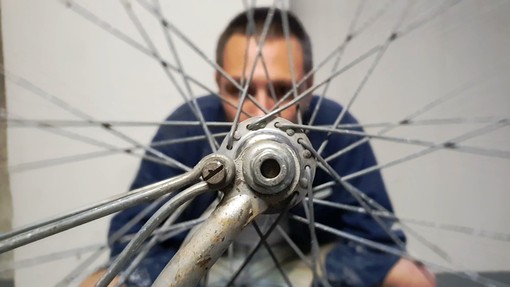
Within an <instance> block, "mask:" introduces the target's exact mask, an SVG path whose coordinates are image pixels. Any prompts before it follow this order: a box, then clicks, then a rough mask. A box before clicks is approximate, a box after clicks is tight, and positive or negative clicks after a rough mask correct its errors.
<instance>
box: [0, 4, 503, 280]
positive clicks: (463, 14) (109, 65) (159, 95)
mask: <svg viewBox="0 0 510 287" xmlns="http://www.w3.org/2000/svg"><path fill="white" fill-rule="evenodd" d="M139 2H141V3H146V2H145V1H143V0H142V1H139ZM139 2H137V1H133V3H131V5H132V9H133V11H134V13H136V15H137V17H138V18H139V20H140V22H141V23H143V25H144V27H145V29H146V31H147V33H148V34H149V35H150V37H151V39H152V41H153V42H154V44H155V46H156V47H157V48H158V50H159V52H160V53H161V57H162V58H164V59H168V61H169V62H170V63H175V61H173V60H172V56H171V53H170V51H169V49H168V48H167V46H166V41H165V36H164V33H163V32H162V28H161V25H160V23H159V22H158V20H157V19H156V18H155V17H154V16H153V15H152V14H150V13H149V12H148V11H147V10H146V9H144V8H143V6H141V5H139ZM162 2H163V1H162ZM66 3H67V4H66ZM122 3H123V2H122V1H92V2H91V1H88V2H86V1H76V2H74V1H73V2H65V1H53V0H51V1H50V0H44V1H33V0H32V1H29V0H17V1H12V0H3V1H2V2H1V25H2V31H1V32H2V38H1V41H2V48H3V66H4V68H5V71H6V72H5V79H4V80H5V98H1V99H2V103H1V104H2V108H4V107H5V110H4V113H3V117H4V118H18V119H30V120H37V121H39V122H41V121H43V122H44V121H47V120H76V119H77V117H76V113H74V114H73V113H72V112H70V111H69V109H67V110H66V109H62V108H60V107H58V106H56V105H55V104H53V103H51V102H50V101H48V99H47V98H44V97H43V96H44V95H54V96H56V97H58V98H59V99H61V100H63V101H65V102H67V103H68V104H69V105H70V106H72V107H75V108H76V109H79V110H80V111H82V112H83V113H86V114H87V115H88V116H90V117H91V118H93V119H96V120H99V121H135V122H138V121H139V122H143V121H154V122H157V121H161V120H163V119H164V118H165V117H166V116H168V114H169V113H170V112H171V111H172V110H174V109H175V108H176V107H177V106H179V105H180V104H182V103H183V100H182V99H181V97H180V96H179V95H178V93H177V91H176V89H175V87H174V86H173V85H172V83H171V82H170V81H169V80H168V78H167V77H166V76H165V74H164V73H163V70H162V69H161V66H160V64H159V63H158V62H157V61H155V60H154V59H153V58H151V57H150V56H148V55H147V54H144V53H142V52H140V50H139V49H137V48H136V47H133V45H135V46H136V45H141V46H142V47H146V45H145V44H144V39H143V37H142V36H141V35H140V34H139V33H138V31H137V29H136V26H135V25H133V22H132V21H131V19H130V18H129V16H128V14H127V13H126V10H125V8H124V6H123V4H122ZM147 3H148V2H147ZM248 4H249V5H252V3H248ZM272 4H273V2H272V1H266V0H264V1H257V2H256V5H257V6H269V5H272ZM161 5H162V7H161V8H162V11H163V14H164V15H165V17H166V18H167V19H168V21H169V22H171V23H172V24H174V25H175V26H176V27H177V28H178V29H179V30H180V31H182V33H183V34H185V35H186V36H187V37H188V38H189V40H190V41H191V42H193V43H194V44H195V45H196V46H197V47H198V48H199V49H200V51H202V52H203V53H204V54H205V55H206V56H207V57H208V58H209V59H214V50H215V45H216V41H217V38H218V36H219V34H220V32H221V31H222V29H223V28H224V27H225V26H226V24H227V23H228V21H229V20H230V19H231V18H232V17H233V16H234V15H236V14H237V13H239V12H240V11H242V10H243V9H244V8H245V5H246V3H243V2H242V1H233V0H222V1H197V0H192V1H169V2H164V3H161ZM278 5H281V6H282V7H286V8H288V9H289V10H290V11H292V12H294V13H295V14H296V15H297V16H298V17H299V18H300V19H301V20H302V22H303V24H304V25H305V27H306V28H307V29H308V32H309V33H310V35H311V37H312V43H313V47H314V60H315V63H316V64H318V63H320V62H321V61H322V60H323V59H325V58H326V57H327V56H328V55H329V54H330V53H331V52H332V51H334V49H337V48H338V47H340V46H342V45H343V47H344V50H343V54H342V58H341V60H340V62H339V67H340V68H341V67H343V66H345V65H347V64H349V63H350V62H352V61H353V60H355V59H356V58H357V57H359V56H360V55H362V54H363V53H365V52H366V51H368V50H370V49H371V48H372V47H374V46H376V45H384V44H385V43H386V40H387V39H388V38H389V37H390V35H391V34H392V33H394V32H397V35H398V36H397V38H396V39H395V40H394V41H392V42H391V43H390V44H388V45H387V49H386V50H385V52H384V54H383V55H382V57H381V58H380V59H376V58H375V57H373V56H372V57H370V58H368V59H367V60H366V61H363V62H362V63H360V64H359V65H356V66H355V67H354V68H353V69H350V70H349V71H348V72H346V73H344V74H342V75H341V76H339V77H336V78H335V79H334V80H333V81H332V82H331V84H330V86H329V89H328V90H327V97H329V98H332V99H335V100H337V101H339V102H340V103H343V104H344V105H347V103H349V102H350V100H351V98H352V97H353V95H356V100H355V101H354V102H353V103H352V106H351V107H350V110H351V111H352V113H353V114H354V115H355V116H356V117H357V118H358V120H359V121H360V122H361V123H364V124H376V123H398V122H399V121H401V120H403V119H405V118H406V117H407V116H409V115H411V114H413V113H414V112H416V111H419V110H421V109H423V108H424V107H427V105H428V104H429V103H431V102H434V101H436V100H438V99H443V101H444V102H442V103H441V104H438V105H437V107H435V108H433V109H431V110H430V111H427V112H426V113H423V114H422V115H420V116H419V117H418V118H416V119H417V121H418V120H422V123H424V122H427V121H428V122H429V123H430V122H433V121H436V124H415V125H407V126H401V127H399V128H397V129H394V130H392V131H391V132H389V133H387V134H386V135H388V136H393V137H399V138H404V139H419V140H423V141H429V142H433V143H441V142H445V141H449V140H451V139H453V138H456V137H458V136H461V135H464V134H466V133H467V132H470V131H473V130H476V129H478V128H483V127H485V126H487V125H488V122H480V121H474V120H472V119H475V118H478V119H482V118H483V119H491V120H492V121H493V123H494V121H497V120H498V119H507V121H508V119H509V118H510V95H509V91H510V81H508V79H509V78H510V77H509V76H510V70H509V68H510V65H509V64H510V62H509V61H510V59H509V56H508V50H509V47H510V18H508V15H510V2H509V1H506V0H500V1H497V0H494V1H483V2H482V1H475V0H472V1H471V0H465V1H441V2H440V1H425V0H422V1H411V2H408V1H403V0H402V1H397V0H388V1H375V0H374V1H324V0H323V1H313V2H312V1H304V0H294V1H282V2H279V4H278ZM80 11H81V12H80ZM84 11H85V12H84ZM80 13H82V14H80ZM84 15H85V17H84ZM87 15H88V16H87ZM112 33H117V35H120V34H122V35H124V36H121V37H123V38H122V39H119V37H115V36H112ZM348 35H351V38H352V39H351V40H350V41H348V42H346V41H345V39H346V38H347V36H348ZM174 39H175V44H176V50H177V51H178V53H179V55H180V59H181V62H182V64H183V69H184V70H185V71H186V72H187V73H189V74H190V75H191V76H193V77H194V78H196V79H198V80H199V81H200V82H201V83H202V84H203V85H205V86H207V87H208V88H209V89H211V90H213V91H216V87H215V82H214V69H213V68H212V67H211V66H210V65H208V64H207V63H206V61H204V60H203V59H202V58H201V57H200V56H199V55H198V54H197V53H196V52H195V51H194V50H193V49H190V47H189V46H188V45H187V44H186V43H184V42H183V41H182V40H180V39H179V38H178V37H174ZM133 43H138V44H133ZM376 61H377V62H376ZM334 62H335V61H334V59H333V60H331V61H329V62H327V63H326V64H325V65H324V67H323V68H321V70H320V71H319V72H318V73H317V74H316V75H315V82H316V83H319V82H320V81H322V80H324V79H326V78H327V77H328V76H329V75H330V74H331V71H332V69H334V66H335V63H334ZM374 63H375V64H374ZM371 68H373V70H371ZM177 78H178V81H179V83H180V84H181V85H182V81H181V78H180V77H177ZM365 80H366V81H365ZM192 90H193V93H194V95H195V96H199V95H205V94H207V93H208V92H207V91H205V90H204V89H202V88H200V87H198V86H192ZM316 92H323V89H322V88H321V89H318V90H317V91H316ZM5 111H6V113H5ZM445 119H461V120H459V121H458V122H462V123H461V124H459V123H457V124H445V122H446V121H445ZM441 120H442V121H441ZM1 129H2V130H1V136H2V137H1V138H0V139H1V140H2V142H1V144H2V149H0V152H3V153H4V154H2V157H1V158H2V163H1V164H2V174H1V175H0V176H2V178H0V182H1V183H2V185H1V186H2V190H1V193H2V197H1V198H2V201H1V203H0V209H1V210H3V211H4V212H5V214H2V217H3V218H2V219H3V220H4V221H5V222H9V221H11V220H12V221H11V222H12V226H13V227H20V226H24V225H27V224H29V223H33V222H37V221H41V220H43V219H45V218H50V217H52V216H55V215H59V214H63V213H65V212H67V211H71V210H73V209H75V208H79V207H82V206H85V205H87V204H90V203H94V202H98V201H100V200H102V199H105V198H107V197H110V196H112V195H116V194H122V193H124V192H126V191H127V189H128V187H129V185H130V184H131V181H132V179H133V177H134V175H135V172H136V170H137V168H138V164H139V161H140V159H139V158H138V157H135V156H129V155H126V154H122V153H111V154H109V155H108V156H96V157H94V158H88V157H87V156H86V155H90V154H91V153H98V152H102V151H104V148H100V147H97V146H93V145H90V144H87V143H83V142H81V141H77V140H76V139H72V138H69V137H66V136H61V135H58V134H55V133H54V132H52V131H51V129H48V128H44V127H43V128H41V127H34V126H23V127H20V126H11V125H10V124H9V123H8V124H7V125H2V127H1ZM119 129H120V130H121V131H123V132H124V133H126V134H128V135H129V136H130V137H132V138H133V139H134V140H136V141H138V142H140V143H149V142H150V140H151V138H152V136H153V135H154V133H155V131H156V129H157V126H156V125H153V126H143V127H122V128H119ZM379 130H380V126H379V129H378V128H377V127H369V126H367V127H366V131H367V132H370V133H377V132H379ZM63 131H64V132H72V133H77V134H79V135H82V136H86V137H90V138H93V139H96V140H98V141H101V142H104V143H108V144H110V145H113V146H117V147H128V146H129V144H126V142H124V141H122V140H120V139H118V138H116V137H113V136H112V135H111V134H109V133H107V132H105V131H104V130H102V129H100V128H98V127H92V126H86V127H73V128H63ZM372 144H373V146H374V149H375V151H376V155H377V158H378V160H379V162H380V163H386V162H390V161H392V160H395V159H398V158H401V157H403V156H406V155H408V154H412V153H415V152H417V151H420V150H423V149H424V147H423V146H414V145H409V144H402V143H395V142H388V141H382V140H376V139H374V140H372ZM462 144H464V145H466V146H470V147H473V148H474V150H476V148H478V150H484V151H487V150H489V151H490V152H486V153H485V155H481V154H480V153H481V152H478V153H477V154H473V153H466V152H459V151H452V150H445V149H439V150H437V151H435V152H432V153H430V154H427V155H425V156H423V157H419V158H416V159H413V160H410V161H406V162H404V163H401V164H398V165H395V166H392V167H389V168H385V169H383V176H384V179H385V182H386V184H387V187H388V190H389V193H390V196H391V198H392V200H393V203H394V205H395V209H396V213H397V215H398V216H399V217H402V218H404V219H409V221H408V222H409V226H411V227H413V229H414V230H415V231H416V232H417V233H418V234H420V235H421V236H423V237H425V238H427V239H428V240H429V241H430V242H433V243H434V244H437V246H439V247H440V248H441V249H443V250H444V251H445V252H446V253H447V254H448V256H449V257H450V258H451V263H448V262H445V261H444V260H443V259H441V258H440V257H439V256H438V255H437V254H435V253H434V252H432V251H430V249H429V248H428V247H426V246H424V245H423V244H421V243H420V242H418V241H417V240H416V239H414V238H413V237H411V236H409V251H410V253H411V254H414V255H416V256H417V257H419V258H423V260H426V261H431V262H435V263H437V264H440V265H442V266H446V267H449V268H452V269H453V270H459V269H460V270H473V271H490V272H493V271H508V270H510V248H509V241H510V235H509V234H510V225H509V224H508V219H509V218H510V208H508V205H509V204H508V203H509V202H510V201H509V200H510V193H509V191H508V187H509V186H510V178H509V176H508V175H509V174H510V161H509V159H508V158H509V157H510V156H509V153H510V149H509V146H510V145H509V144H510V128H509V127H508V126H506V127H505V126H504V127H501V128H499V129H496V130H494V131H491V132H485V133H483V134H482V133H480V135H477V136H475V137H473V138H470V139H468V140H466V141H463V142H462ZM9 197H12V201H11V200H9ZM11 208H12V210H13V212H12V218H11V215H9V212H7V211H9V209H11ZM5 224H7V225H8V224H9V223H5ZM5 224H4V225H5ZM107 224H108V218H104V219H101V220H97V221H95V222H93V223H90V224H86V225H84V226H81V227H78V228H75V229H73V230H70V231H66V232H63V233H61V234H59V235H55V236H52V237H50V238H47V239H44V240H41V241H39V242H37V243H34V244H30V245H28V246H25V247H21V248H19V249H17V250H16V251H15V252H14V254H13V256H12V257H11V258H6V259H2V261H1V262H0V273H1V274H2V275H4V276H6V277H8V276H11V275H12V274H13V275H14V277H15V282H16V286H54V285H55V284H57V283H58V282H59V281H60V280H61V279H62V277H64V276H65V275H66V274H67V273H69V272H70V271H71V270H73V268H75V267H76V266H78V264H79V263H80V262H82V261H83V260H84V259H85V258H87V255H88V254H90V253H91V252H92V251H93V250H96V249H97V248H100V247H102V246H104V244H105V241H106V228H107ZM7 225H5V226H3V227H2V228H3V229H4V230H5V228H7ZM452 230H453V231H452ZM106 258H107V252H106V253H104V255H103V256H102V258H100V259H98V260H97V263H98V264H96V265H94V266H96V267H97V266H98V265H99V264H101V263H104V262H105V260H106ZM13 267H16V270H15V271H14V273H12V269H13ZM94 268H95V267H88V268H87V270H85V272H84V273H83V276H85V275H86V274H87V272H90V271H92V270H93V269H94ZM433 270H435V269H433ZM435 271H437V272H444V271H451V270H449V269H448V270H445V269H443V270H439V269H438V270H435Z"/></svg>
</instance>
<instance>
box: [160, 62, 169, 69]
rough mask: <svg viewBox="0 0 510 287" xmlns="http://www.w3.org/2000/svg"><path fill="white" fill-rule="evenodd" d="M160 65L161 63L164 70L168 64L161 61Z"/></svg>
mask: <svg viewBox="0 0 510 287" xmlns="http://www.w3.org/2000/svg"><path fill="white" fill-rule="evenodd" d="M160 63H161V66H163V67H165V68H166V67H168V63H167V62H165V61H161V62H160Z"/></svg>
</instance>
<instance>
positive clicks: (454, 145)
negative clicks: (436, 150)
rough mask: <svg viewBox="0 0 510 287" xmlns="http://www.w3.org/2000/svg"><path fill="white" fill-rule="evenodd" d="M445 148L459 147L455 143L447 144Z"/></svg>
mask: <svg viewBox="0 0 510 287" xmlns="http://www.w3.org/2000/svg"><path fill="white" fill-rule="evenodd" d="M443 146H444V147H445V148H456V147H457V145H456V144H455V143H453V142H446V143H444V144H443Z"/></svg>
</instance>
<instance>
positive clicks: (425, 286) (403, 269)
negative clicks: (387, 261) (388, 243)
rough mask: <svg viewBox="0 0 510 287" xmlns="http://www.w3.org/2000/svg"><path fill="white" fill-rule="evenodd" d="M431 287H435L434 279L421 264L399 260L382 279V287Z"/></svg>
mask: <svg viewBox="0 0 510 287" xmlns="http://www.w3.org/2000/svg"><path fill="white" fill-rule="evenodd" d="M400 286H405V287H432V286H436V277H435V276H434V274H432V273H430V272H429V271H428V270H427V268H425V266H423V265H422V264H419V263H416V262H413V261H410V260H408V259H403V258H402V259H400V260H399V261H397V263H396V264H395V265H394V266H393V267H392V268H391V270H390V271H389V272H388V275H386V278H385V279H384V283H383V287H400Z"/></svg>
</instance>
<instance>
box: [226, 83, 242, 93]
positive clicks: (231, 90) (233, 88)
mask: <svg viewBox="0 0 510 287" xmlns="http://www.w3.org/2000/svg"><path fill="white" fill-rule="evenodd" d="M225 91H226V92H227V93H228V94H229V95H238V94H239V89H238V88H237V87H236V86H234V85H232V84H231V83H228V84H226V85H225Z"/></svg>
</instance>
